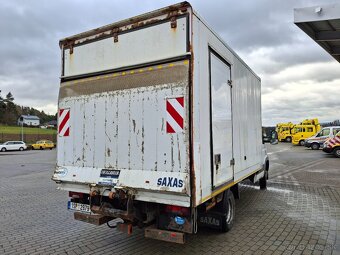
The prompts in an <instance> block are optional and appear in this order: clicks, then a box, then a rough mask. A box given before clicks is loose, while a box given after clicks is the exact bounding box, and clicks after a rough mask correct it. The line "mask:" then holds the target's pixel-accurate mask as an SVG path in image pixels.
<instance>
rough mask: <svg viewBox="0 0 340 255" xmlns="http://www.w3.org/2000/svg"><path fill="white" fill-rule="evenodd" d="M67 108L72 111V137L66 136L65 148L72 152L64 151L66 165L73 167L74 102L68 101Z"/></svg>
mask: <svg viewBox="0 0 340 255" xmlns="http://www.w3.org/2000/svg"><path fill="white" fill-rule="evenodd" d="M66 104H67V108H69V109H70V120H69V121H70V135H69V136H64V137H63V138H64V139H63V141H64V146H65V148H70V150H65V151H64V164H65V165H68V166H69V165H72V164H73V161H74V155H73V150H72V148H73V146H74V144H73V139H72V137H73V134H72V133H73V132H76V130H74V128H73V121H74V119H75V117H76V116H75V112H74V102H73V101H72V100H67V103H66Z"/></svg>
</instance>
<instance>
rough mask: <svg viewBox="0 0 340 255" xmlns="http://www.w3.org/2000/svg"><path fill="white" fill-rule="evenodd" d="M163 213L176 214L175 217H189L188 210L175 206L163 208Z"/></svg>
mask: <svg viewBox="0 0 340 255" xmlns="http://www.w3.org/2000/svg"><path fill="white" fill-rule="evenodd" d="M165 212H167V213H172V214H176V215H179V216H189V215H190V208H188V207H182V206H176V205H166V206H165Z"/></svg>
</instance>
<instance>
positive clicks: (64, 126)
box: [58, 109, 70, 136]
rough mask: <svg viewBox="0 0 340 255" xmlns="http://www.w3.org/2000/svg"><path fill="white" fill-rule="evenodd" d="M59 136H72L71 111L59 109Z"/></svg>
mask: <svg viewBox="0 0 340 255" xmlns="http://www.w3.org/2000/svg"><path fill="white" fill-rule="evenodd" d="M58 123H59V124H58V134H59V136H69V135H70V109H59V116H58Z"/></svg>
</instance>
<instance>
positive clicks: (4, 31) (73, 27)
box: [0, 0, 340, 125]
mask: <svg viewBox="0 0 340 255" xmlns="http://www.w3.org/2000/svg"><path fill="white" fill-rule="evenodd" d="M175 2H177V1H169V0H166V1H153V0H145V1H143V2H141V1H138V0H131V1H121V0H119V1H118V0H117V1H109V0H100V1H95V0H88V1H81V0H72V1H69V0H60V1H48V0H35V1H22V0H4V1H2V2H1V8H0V31H1V40H0V59H1V61H0V89H1V90H2V91H3V94H4V93H7V92H8V91H11V92H12V93H13V94H14V96H15V99H16V103H18V104H21V105H28V106H33V107H37V108H39V109H43V110H45V111H47V112H50V113H52V114H54V113H55V111H56V105H57V95H58V87H59V76H60V69H61V68H60V49H59V45H58V41H59V39H61V38H64V37H67V36H70V35H73V34H77V33H80V32H83V31H86V30H89V29H93V28H96V27H99V26H103V25H106V24H109V23H112V22H115V21H118V20H121V19H125V18H129V17H132V16H135V15H138V14H141V13H145V12H148V11H151V10H154V9H157V8H161V7H164V6H167V5H170V4H173V3H175ZM319 3H320V0H301V1H295V0H287V1H272V0H258V1H253V0H247V1H246V0H245V1H238V2H237V3H236V2H235V1H232V0H216V1H213V2H211V1H210V2H209V1H198V0H196V1H192V4H193V6H194V8H195V9H196V10H197V11H198V13H200V15H201V16H202V17H203V18H204V19H205V20H206V21H207V22H208V24H209V25H210V26H211V27H212V28H213V29H214V30H215V31H216V32H217V33H218V34H219V35H220V36H221V37H222V38H223V39H224V40H225V41H226V42H227V43H228V44H229V45H230V46H231V47H232V48H233V49H235V51H236V52H237V53H238V54H239V55H240V56H241V57H242V59H243V60H245V62H246V63H247V64H249V66H250V67H251V68H252V69H253V70H254V71H255V72H256V73H257V74H258V75H259V76H260V77H261V78H262V91H263V100H262V101H263V107H262V108H263V122H264V124H266V125H272V124H275V123H276V122H278V121H290V120H292V121H294V120H296V121H297V122H299V121H301V119H304V118H307V117H309V116H310V117H319V118H320V119H322V120H325V121H331V120H333V119H335V118H339V117H340V116H338V112H339V111H337V110H336V109H339V104H338V98H339V93H338V92H337V90H336V89H335V88H337V87H339V86H340V72H339V71H338V70H339V63H338V62H336V61H335V60H333V59H332V58H331V57H330V56H329V55H328V53H326V52H325V51H324V50H323V49H322V48H321V47H320V46H318V45H317V44H316V43H315V42H313V41H312V40H311V39H310V38H309V37H308V36H307V35H305V34H304V32H302V31H301V30H300V29H299V28H298V27H296V26H295V25H294V24H293V8H296V7H306V6H314V5H317V4H319ZM329 92H332V94H328V93H329ZM320 94H322V96H320ZM326 94H328V95H326ZM325 98H327V99H325Z"/></svg>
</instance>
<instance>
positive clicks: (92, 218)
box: [74, 212, 114, 226]
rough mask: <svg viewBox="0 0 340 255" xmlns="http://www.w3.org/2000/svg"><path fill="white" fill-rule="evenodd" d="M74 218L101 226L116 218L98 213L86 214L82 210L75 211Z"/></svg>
mask: <svg viewBox="0 0 340 255" xmlns="http://www.w3.org/2000/svg"><path fill="white" fill-rule="evenodd" d="M74 219H75V220H79V221H83V222H86V223H90V224H94V225H97V226H100V225H103V224H105V223H107V222H109V221H110V220H113V219H114V218H112V217H108V216H104V215H98V214H86V213H81V212H75V213H74Z"/></svg>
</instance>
